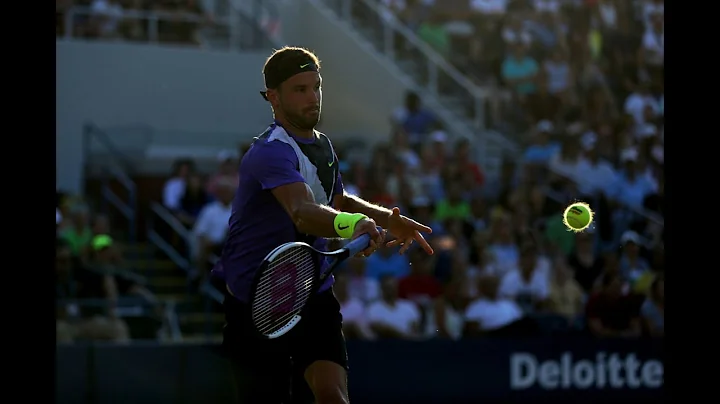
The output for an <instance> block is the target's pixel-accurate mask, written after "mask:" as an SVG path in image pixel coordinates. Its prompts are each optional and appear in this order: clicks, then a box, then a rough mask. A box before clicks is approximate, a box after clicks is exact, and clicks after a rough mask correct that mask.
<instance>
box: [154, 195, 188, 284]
mask: <svg viewBox="0 0 720 404" xmlns="http://www.w3.org/2000/svg"><path fill="white" fill-rule="evenodd" d="M157 219H160V221H162V223H163V224H164V225H165V226H167V227H168V228H169V229H171V230H172V231H173V232H174V233H175V234H177V235H178V236H179V237H180V240H182V242H184V243H186V244H187V245H188V247H189V246H190V244H191V243H192V237H191V233H190V231H189V230H188V229H186V228H185V226H184V225H183V224H182V223H181V222H180V220H179V219H178V218H177V217H175V216H173V214H172V213H170V211H168V210H167V209H166V208H165V207H164V206H162V205H161V204H159V203H157V202H152V203H151V204H150V215H149V217H148V222H147V238H148V240H149V241H150V242H151V243H152V244H153V245H155V247H157V248H158V249H159V250H160V251H162V252H163V253H165V255H167V256H168V258H170V260H171V261H172V262H173V263H174V264H175V265H177V266H178V268H180V269H182V270H183V271H185V272H186V273H187V276H188V279H190V278H191V277H192V276H193V275H194V272H195V271H194V269H193V267H192V264H191V263H190V260H188V259H187V258H186V257H185V256H184V255H183V254H180V253H179V252H178V250H177V249H176V248H175V247H173V246H172V244H170V243H169V242H168V241H167V240H165V238H163V237H162V236H161V235H160V234H159V233H158V232H157V230H156V220H157Z"/></svg>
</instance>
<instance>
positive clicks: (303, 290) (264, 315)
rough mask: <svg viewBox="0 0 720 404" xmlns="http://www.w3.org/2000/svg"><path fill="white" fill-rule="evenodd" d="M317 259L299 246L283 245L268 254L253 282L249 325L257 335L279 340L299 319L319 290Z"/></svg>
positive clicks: (301, 245) (313, 254)
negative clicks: (253, 327)
mask: <svg viewBox="0 0 720 404" xmlns="http://www.w3.org/2000/svg"><path fill="white" fill-rule="evenodd" d="M319 265H320V256H319V254H318V253H317V252H316V251H315V249H313V248H312V247H311V246H310V245H308V244H306V243H301V242H295V243H287V244H283V245H281V246H279V247H277V248H275V249H274V250H273V251H271V252H270V254H268V255H267V256H266V257H265V259H264V260H263V262H262V264H261V265H260V267H259V269H258V272H257V274H256V275H255V280H254V282H253V288H252V295H251V300H250V311H251V316H252V322H253V325H254V326H255V330H256V331H257V333H258V335H259V336H260V337H262V338H265V339H274V338H279V337H281V336H283V335H285V334H287V333H288V332H289V331H290V330H292V329H293V327H295V326H296V325H297V324H298V323H299V322H300V320H301V318H302V311H303V309H304V308H305V305H306V303H307V302H308V300H310V298H311V297H312V296H313V295H314V294H315V293H316V292H317V290H318V288H319V287H320V282H319V273H318V272H319V271H318V266H319Z"/></svg>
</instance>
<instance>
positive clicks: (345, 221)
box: [334, 212, 367, 238]
mask: <svg viewBox="0 0 720 404" xmlns="http://www.w3.org/2000/svg"><path fill="white" fill-rule="evenodd" d="M363 219H367V216H365V215H363V214H362V213H345V212H340V213H338V214H337V216H335V223H334V224H335V226H334V227H335V233H337V235H338V236H340V237H342V238H352V235H353V233H355V225H356V224H357V222H359V221H361V220H363Z"/></svg>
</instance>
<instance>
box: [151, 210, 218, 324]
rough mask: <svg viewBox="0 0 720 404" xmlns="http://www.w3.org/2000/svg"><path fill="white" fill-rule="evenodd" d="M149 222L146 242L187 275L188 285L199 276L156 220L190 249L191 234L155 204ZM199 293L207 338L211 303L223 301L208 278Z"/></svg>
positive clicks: (202, 282)
mask: <svg viewBox="0 0 720 404" xmlns="http://www.w3.org/2000/svg"><path fill="white" fill-rule="evenodd" d="M150 211H151V213H150V220H149V221H148V228H147V237H148V240H149V241H150V242H151V243H152V244H154V245H155V246H156V247H157V248H158V249H160V250H161V251H162V252H163V253H165V254H166V255H167V256H168V257H169V258H170V259H171V260H172V261H173V263H175V265H177V266H178V267H179V268H180V269H182V270H184V271H185V272H186V273H187V279H188V283H189V282H191V281H192V280H193V279H195V278H196V277H197V276H198V275H199V274H198V273H197V270H196V268H195V267H194V266H193V264H192V263H191V262H190V260H189V259H187V258H186V257H185V256H184V255H183V254H181V253H180V252H178V251H177V249H176V248H175V247H173V246H172V245H171V244H170V243H169V242H167V241H166V240H165V239H164V238H163V237H162V236H161V235H160V234H159V233H158V232H157V230H156V227H155V226H156V220H157V219H159V220H160V221H162V223H163V224H164V225H166V226H167V227H168V228H169V229H170V230H171V231H172V232H174V233H175V234H177V235H178V237H179V238H180V240H181V241H182V242H183V243H185V245H187V246H188V250H189V249H190V247H191V245H192V243H193V236H192V232H191V231H190V230H188V229H187V228H185V226H184V225H183V224H182V223H181V222H180V220H179V219H178V218H177V217H175V216H174V215H173V214H172V213H170V211H169V210H168V209H167V208H165V207H164V206H162V205H161V204H159V203H157V202H152V203H151V204H150ZM210 259H211V261H213V262H215V261H217V259H218V257H217V256H216V255H214V254H213V255H211V257H210ZM199 291H200V293H201V294H202V295H204V296H205V305H204V306H205V307H204V309H205V318H206V320H205V334H206V335H207V336H209V335H210V334H211V329H212V320H211V314H212V303H213V302H216V303H219V304H222V302H223V300H224V298H225V297H224V296H223V294H222V293H221V292H220V291H218V290H217V289H216V288H215V287H214V286H213V285H212V284H211V282H210V280H209V279H208V277H204V278H203V280H202V281H201V283H200V287H199Z"/></svg>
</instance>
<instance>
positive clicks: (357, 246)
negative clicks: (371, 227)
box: [345, 226, 382, 257]
mask: <svg viewBox="0 0 720 404" xmlns="http://www.w3.org/2000/svg"><path fill="white" fill-rule="evenodd" d="M377 230H378V231H379V232H381V231H382V228H381V227H380V226H378V228H377ZM369 245H370V235H368V234H363V235H361V236H360V237H358V238H356V239H355V240H352V241H351V242H349V243H347V245H346V246H345V248H347V249H348V251H350V256H351V257H354V256H355V255H357V254H358V253H359V252H361V251H362V250H364V249H366V248H368V246H369Z"/></svg>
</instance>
